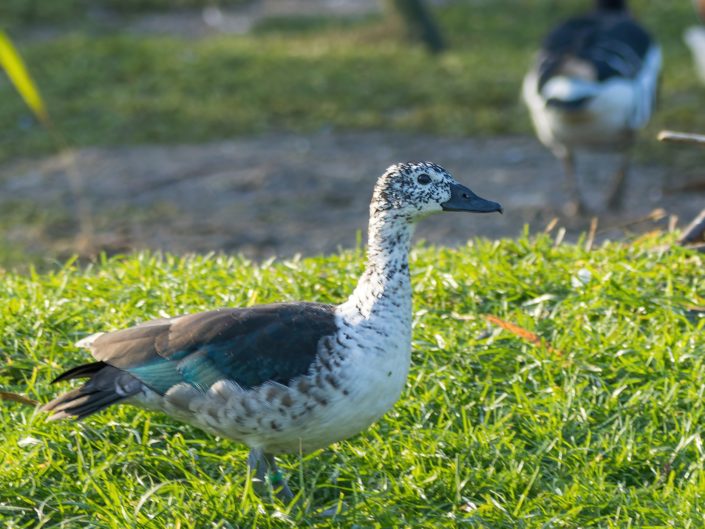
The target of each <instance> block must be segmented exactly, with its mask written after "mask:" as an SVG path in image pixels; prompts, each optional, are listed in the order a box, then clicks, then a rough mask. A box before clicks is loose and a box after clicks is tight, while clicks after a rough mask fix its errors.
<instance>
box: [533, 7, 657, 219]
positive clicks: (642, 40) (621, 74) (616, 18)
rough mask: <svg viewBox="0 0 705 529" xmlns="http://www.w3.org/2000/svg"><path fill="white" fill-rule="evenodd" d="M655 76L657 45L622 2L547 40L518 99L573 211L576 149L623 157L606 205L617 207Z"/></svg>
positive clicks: (578, 201)
mask: <svg viewBox="0 0 705 529" xmlns="http://www.w3.org/2000/svg"><path fill="white" fill-rule="evenodd" d="M660 70H661V49H660V47H659V46H658V45H657V44H656V43H655V42H654V40H653V39H652V38H651V36H650V35H649V33H648V32H647V31H646V30H645V29H644V28H643V27H642V26H641V25H639V24H638V23H637V22H636V20H634V19H633V18H632V16H631V15H630V13H629V11H628V10H627V7H626V2H625V0H596V2H595V9H594V10H593V11H591V12H589V13H587V14H585V15H582V16H579V17H576V18H572V19H570V20H567V21H565V22H563V23H562V24H560V25H558V26H557V27H556V28H554V29H553V31H551V32H550V33H549V35H548V36H547V37H546V39H545V40H544V42H543V45H542V48H541V51H540V52H539V54H538V56H537V58H536V61H535V63H534V65H533V67H532V68H531V69H530V71H529V72H528V74H527V75H526V76H525V78H524V84H523V90H522V94H523V98H524V101H525V102H526V104H527V106H528V108H529V111H530V114H531V118H532V121H533V124H534V128H535V129H536V134H537V136H538V138H539V140H540V141H541V142H542V143H543V144H544V145H546V146H547V147H549V148H550V149H551V150H552V151H553V152H554V154H555V155H556V156H557V157H558V158H559V159H560V160H561V161H562V162H563V165H564V170H565V173H566V177H567V185H568V187H569V190H570V193H571V199H572V200H573V205H574V207H575V208H577V209H584V204H583V201H582V197H581V194H580V192H579V189H578V184H577V181H576V179H575V175H574V152H575V151H576V150H578V149H585V150H596V151H609V152H619V153H621V154H622V161H621V165H620V167H619V169H618V171H617V173H616V175H615V177H614V180H613V183H612V188H611V190H609V191H608V193H607V204H608V206H610V207H618V206H619V205H620V204H621V201H622V197H623V191H624V185H625V178H626V173H627V169H628V162H629V158H628V151H629V148H630V146H631V144H632V142H633V140H634V137H635V134H636V132H637V131H638V130H639V129H641V128H643V127H644V126H646V124H647V123H648V121H649V118H650V117H651V114H652V112H653V109H654V106H655V103H656V96H657V91H658V83H659V75H660Z"/></svg>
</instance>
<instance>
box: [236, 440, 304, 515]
mask: <svg viewBox="0 0 705 529" xmlns="http://www.w3.org/2000/svg"><path fill="white" fill-rule="evenodd" d="M247 468H249V469H250V473H251V475H252V476H253V479H252V489H253V490H254V491H255V494H257V496H259V497H260V498H266V497H267V496H268V495H269V491H270V489H271V491H272V493H274V496H275V497H276V498H277V499H278V500H279V501H281V502H282V503H283V504H285V505H289V504H291V502H292V501H293V500H294V494H293V493H292V492H291V489H290V488H289V484H288V483H287V481H286V478H285V477H284V474H283V473H282V471H281V470H280V469H279V467H278V466H277V462H276V460H275V459H274V456H273V455H272V454H265V453H264V452H262V451H261V450H257V449H255V448H253V449H252V450H250V454H249V455H248V456H247Z"/></svg>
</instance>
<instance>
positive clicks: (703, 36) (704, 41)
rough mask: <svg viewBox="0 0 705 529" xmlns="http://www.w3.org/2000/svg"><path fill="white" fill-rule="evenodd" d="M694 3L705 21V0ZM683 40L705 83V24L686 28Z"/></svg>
mask: <svg viewBox="0 0 705 529" xmlns="http://www.w3.org/2000/svg"><path fill="white" fill-rule="evenodd" d="M693 5H694V7H695V10H696V12H697V13H698V15H699V16H700V20H702V21H703V22H705V0H694V1H693ZM683 40H684V41H685V43H686V44H687V45H688V47H689V48H690V52H691V53H692V54H693V63H694V64H695V71H696V72H697V74H698V76H699V77H700V80H701V81H702V82H703V83H705V26H703V25H702V24H701V25H699V26H692V27H690V28H688V29H686V30H685V33H684V34H683Z"/></svg>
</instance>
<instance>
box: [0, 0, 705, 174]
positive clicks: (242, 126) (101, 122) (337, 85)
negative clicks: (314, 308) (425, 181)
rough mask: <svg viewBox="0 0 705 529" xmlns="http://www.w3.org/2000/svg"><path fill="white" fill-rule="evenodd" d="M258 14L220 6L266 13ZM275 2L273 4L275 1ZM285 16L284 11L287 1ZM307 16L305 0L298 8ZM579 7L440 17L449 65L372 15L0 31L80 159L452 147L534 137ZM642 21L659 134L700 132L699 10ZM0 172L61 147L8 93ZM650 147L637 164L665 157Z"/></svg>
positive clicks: (453, 12) (386, 14) (149, 4)
mask: <svg viewBox="0 0 705 529" xmlns="http://www.w3.org/2000/svg"><path fill="white" fill-rule="evenodd" d="M257 3H258V0H251V1H250V2H247V1H246V0H230V1H226V2H221V3H219V4H218V5H219V6H220V7H221V8H222V9H223V10H225V12H226V13H233V16H237V12H238V11H237V10H238V9H240V10H242V11H243V12H246V11H247V10H248V9H249V10H250V11H252V10H253V9H256V5H255V6H254V7H253V4H257ZM270 3H271V2H270ZM282 3H286V0H282ZM300 3H301V4H305V0H302V1H301V2H300ZM586 4H588V2H586V1H584V0H561V1H557V0H484V1H483V0H465V1H461V0H459V1H448V2H440V3H438V5H435V4H434V7H433V13H434V15H435V17H436V19H437V22H438V24H439V26H440V28H441V29H442V32H443V34H444V36H445V38H446V40H447V44H448V50H447V52H446V53H443V54H441V55H432V54H429V53H427V52H426V51H425V50H424V49H423V47H422V46H420V45H418V44H414V43H412V44H410V43H409V41H408V39H407V38H406V37H405V34H404V29H403V27H402V26H401V25H400V24H399V23H398V21H397V20H396V19H395V17H394V16H393V14H390V11H391V10H390V9H389V6H383V8H382V9H381V10H374V11H373V12H371V13H370V14H369V15H365V16H356V17H345V16H332V15H330V14H329V15H316V14H315V13H314V14H307V15H300V16H276V15H274V16H270V17H263V18H260V19H258V20H256V21H255V22H254V24H253V27H252V28H251V30H250V31H248V32H247V33H245V34H236V35H233V34H226V33H223V32H219V31H215V30H214V31H212V32H207V33H205V34H198V35H188V34H179V29H180V28H178V27H177V28H176V29H175V30H174V31H173V32H170V31H168V28H167V29H166V30H163V31H161V30H160V31H152V32H150V31H148V30H136V29H135V27H139V25H136V22H135V21H136V20H137V21H138V20H139V19H140V17H145V16H147V15H150V14H154V13H159V12H161V13H164V10H171V11H172V12H183V11H184V10H187V9H195V10H198V9H201V8H203V7H204V6H207V5H211V3H210V2H207V1H206V0H176V1H173V2H172V1H167V0H90V1H89V0H62V1H60V2H59V1H56V0H3V2H0V21H2V22H3V24H4V25H5V27H6V28H7V30H8V31H9V33H10V35H11V36H12V38H13V39H14V40H15V42H16V44H17V46H18V47H19V49H20V51H21V52H22V53H23V55H24V57H25V59H26V61H27V63H28V65H29V68H30V70H31V72H32V73H33V75H34V77H35V79H36V81H37V83H38V84H39V86H40V88H41V90H42V92H43V95H44V97H45V99H46V101H47V104H48V107H49V109H50V112H51V114H52V116H53V119H54V121H55V122H56V125H57V127H58V128H59V130H60V131H61V132H62V133H63V134H64V135H65V136H66V138H67V140H68V142H69V143H70V144H71V145H73V146H83V145H109V144H134V143H146V142H161V143H164V142H201V141H208V140H213V139H220V138H224V137H230V136H233V135H244V134H253V133H262V132H266V131H271V130H286V131H311V130H316V129H318V128H321V127H333V128H336V129H337V128H340V129H376V130H379V129H386V130H404V131H412V132H424V133H433V134H443V135H497V134H517V133H521V134H528V133H530V125H529V121H528V119H527V115H526V112H525V111H524V109H523V107H522V106H521V104H520V102H519V95H518V94H519V87H520V83H521V78H522V75H523V74H524V72H525V70H526V68H527V65H528V64H529V62H530V59H531V56H532V54H533V53H534V52H535V50H536V48H537V46H538V43H539V42H540V39H541V37H542V36H543V35H544V34H545V32H546V31H547V30H548V28H549V27H550V26H551V25H552V24H554V23H555V22H556V21H558V20H560V19H561V18H563V17H566V16H568V15H570V14H573V13H575V12H578V11H580V10H583V9H584V8H585V6H586ZM632 4H633V10H634V11H635V12H636V13H637V14H638V16H639V18H640V19H641V20H642V21H643V22H644V23H645V24H646V25H647V26H648V27H649V28H650V29H651V30H652V31H653V33H654V34H655V35H656V36H657V37H658V39H659V40H660V41H661V43H662V44H663V47H664V51H665V71H664V77H663V90H662V103H661V107H660V109H659V112H658V113H657V116H656V119H655V120H654V123H653V125H652V129H653V130H657V129H659V128H661V127H666V126H667V127H670V128H677V129H684V130H705V113H703V112H700V111H697V110H698V109H702V108H704V107H705V89H704V88H703V86H702V85H700V84H699V83H698V81H697V79H696V78H695V75H694V73H693V68H692V64H691V59H690V56H689V53H688V50H687V49H686V47H685V45H684V44H683V42H682V32H683V30H684V28H685V27H687V26H689V25H692V24H694V23H695V21H696V20H695V15H694V12H693V10H692V6H691V5H690V2H689V1H688V0H673V1H668V2H665V1H663V0H639V1H634V2H632ZM0 122H2V123H3V124H4V126H3V127H2V128H1V129H0V160H2V161H5V160H8V159H10V158H13V157H17V156H36V155H38V154H42V153H47V152H50V151H51V150H52V149H53V148H54V146H53V145H52V142H51V141H50V138H49V137H48V136H47V134H46V133H45V131H44V130H42V128H41V126H39V125H38V124H37V123H35V122H34V120H33V119H32V116H31V115H30V113H29V112H28V110H27V109H26V108H25V107H24V106H23V104H22V102H21V101H20V100H19V98H18V97H16V95H15V94H14V93H13V88H12V87H11V86H10V85H9V84H8V83H7V82H2V83H0ZM667 152H668V151H667V150H665V149H657V150H656V152H654V150H653V149H652V148H649V152H646V153H644V152H642V153H641V155H642V156H649V155H651V156H663V155H667Z"/></svg>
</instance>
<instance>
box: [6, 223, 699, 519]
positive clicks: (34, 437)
mask: <svg viewBox="0 0 705 529" xmlns="http://www.w3.org/2000/svg"><path fill="white" fill-rule="evenodd" d="M663 242H664V241H663V240H659V241H655V242H654V243H653V244H651V243H646V244H647V246H644V245H642V244H636V245H633V246H627V245H617V244H611V245H608V246H605V247H602V248H599V249H597V250H594V251H591V252H587V251H585V250H584V249H582V248H581V247H580V246H572V245H561V246H558V247H554V244H553V241H552V240H551V239H550V238H548V237H540V238H538V239H537V240H532V239H527V238H522V239H519V240H517V241H501V242H496V243H495V242H489V241H478V242H476V243H475V244H473V245H469V246H467V247H464V248H461V249H459V250H457V251H456V250H448V249H436V248H420V249H417V250H415V251H414V253H413V256H412V276H413V277H412V281H413V284H414V290H415V292H414V311H415V317H414V321H415V326H414V337H413V340H414V353H413V366H412V370H411V375H410V379H409V383H408V386H407V390H406V391H405V393H404V395H403V397H402V400H401V401H400V402H399V403H398V404H397V405H396V406H395V408H394V409H393V410H392V411H391V412H390V413H388V414H387V415H386V416H385V417H384V418H383V419H382V420H381V421H379V422H378V423H377V424H376V425H375V426H373V427H372V428H371V429H370V430H369V431H366V432H364V433H362V434H361V435H359V436H357V437H355V438H353V439H351V440H349V441H346V442H342V443H338V444H336V445H334V446H333V447H331V448H330V449H327V450H323V451H320V452H318V453H315V454H313V455H311V456H306V457H304V458H303V459H300V458H298V457H287V458H283V463H284V467H285V468H286V470H287V472H288V473H289V475H290V479H291V481H292V487H293V488H294V489H295V490H296V491H302V494H303V497H304V498H305V500H306V501H307V502H308V503H309V505H310V507H311V512H310V513H308V514H305V513H302V512H299V513H292V514H291V515H290V516H289V517H286V516H282V515H277V514H276V513H277V511H278V510H282V509H283V508H282V507H281V506H279V507H277V506H276V505H271V504H268V503H267V502H264V503H262V502H261V501H260V500H258V499H257V498H255V497H253V496H252V495H251V494H250V492H249V490H248V489H247V485H246V484H247V481H246V477H245V458H246V453H247V452H246V449H245V448H244V447H242V446H239V445H237V444H235V443H231V442H228V441H224V440H218V439H215V438H213V437H212V436H210V435H208V434H205V433H203V432H201V431H199V430H196V429H194V428H190V427H187V426H184V425H181V424H179V423H177V422H176V421H173V420H171V419H169V418H167V417H166V416H164V415H160V414H155V413H148V412H143V411H139V410H137V409H135V408H131V407H113V408H110V409H109V410H107V411H106V412H104V413H102V414H100V415H98V416H95V417H92V418H89V419H88V420H86V421H85V422H84V423H78V424H77V423H72V422H61V423H45V422H44V419H43V417H42V416H40V415H38V414H35V413H33V411H32V410H31V409H29V408H26V407H22V406H20V405H18V404H14V403H2V414H1V415H0V416H1V417H2V419H0V432H1V433H0V436H1V437H2V439H3V443H1V444H0V520H2V526H3V528H8V529H11V528H18V527H38V526H41V527H52V528H53V527H65V528H72V527H100V528H108V527H110V528H121V529H122V528H125V527H150V528H151V527H154V528H166V527H182V528H186V527H189V528H191V527H193V528H204V527H260V528H262V527H314V526H316V527H354V526H357V527H402V526H403V527H457V526H468V527H492V528H510V527H511V528H514V527H525V528H540V527H541V528H543V527H605V528H608V527H610V528H611V527H613V528H618V527H619V528H622V527H656V526H658V527H678V528H687V527H693V528H695V527H701V526H702V523H703V520H704V517H705V508H704V507H703V501H702V499H703V497H704V495H705V473H704V464H705V454H704V453H703V449H702V430H703V425H704V424H705V422H704V421H705V416H704V414H705V404H704V403H705V399H704V398H703V385H702V380H703V377H704V376H705V361H704V358H705V357H704V356H703V351H705V347H704V345H705V339H704V338H703V336H704V334H703V331H704V330H705V318H701V317H699V316H700V314H699V313H698V312H696V311H694V310H692V309H693V308H694V307H693V306H698V305H700V306H702V305H704V304H705V300H704V299H703V293H704V292H705V283H704V280H703V274H702V269H703V265H705V263H704V262H703V256H702V255H699V254H694V253H690V252H688V251H686V250H682V249H678V248H675V249H673V250H672V251H669V252H666V253H663V252H659V251H656V250H655V247H656V245H657V244H662V243H663ZM362 264H363V262H362V255H361V254H360V253H359V252H349V253H343V254H340V255H333V256H330V257H327V258H315V259H305V260H302V261H297V260H294V261H286V262H279V263H278V262H275V263H265V264H262V265H254V264H252V263H250V262H247V261H245V260H242V259H239V258H234V257H216V256H205V257H187V258H176V257H171V256H165V257H159V256H150V255H148V254H143V255H135V256H128V257H124V258H116V259H113V260H109V261H102V262H99V263H96V264H95V265H93V266H91V267H89V268H87V269H79V268H76V267H74V266H72V265H67V266H65V267H62V268H56V269H55V270H54V271H51V272H47V273H42V274H29V275H21V274H14V273H4V274H3V276H2V281H0V302H1V303H2V306H3V310H2V311H0V328H2V329H3V333H2V338H0V340H1V341H0V362H2V365H3V366H4V367H3V370H2V371H0V387H1V388H2V389H4V390H9V391H15V392H22V393H25V394H27V395H29V396H30V397H33V398H36V399H38V400H41V401H46V400H48V399H49V398H51V396H52V395H55V394H56V392H57V391H60V390H61V389H64V388H65V387H64V388H57V387H51V386H49V384H48V382H49V380H51V378H52V377H53V376H55V375H56V374H58V373H59V372H60V371H61V369H62V368H65V367H67V366H71V365H74V364H75V363H78V362H81V361H85V360H86V359H87V358H88V356H87V353H85V352H82V351H79V350H77V349H76V348H75V347H74V346H73V345H72V344H73V342H74V341H76V340H77V339H79V338H81V337H83V336H85V335H86V334H87V333H90V332H93V331H96V330H100V329H115V328H119V327H123V326H126V325H131V324H134V323H137V322H140V321H143V320H145V319H148V318H153V317H158V316H160V315H164V314H169V315H174V314H179V313H182V312H189V311H196V310H203V309H208V308H214V307H220V306H241V305H248V304H252V303H263V302H268V301H275V300H291V299H308V300H319V301H325V302H339V301H341V300H342V299H344V297H345V296H346V295H347V294H348V293H349V292H350V290H351V288H352V287H353V285H354V283H355V280H356V278H357V276H358V274H359V273H360V271H361V269H362ZM580 270H583V272H581V274H580V275H578V271H580ZM483 314H493V315H496V316H499V317H500V318H502V319H504V320H507V321H511V322H513V323H515V324H517V325H520V326H522V327H524V328H526V329H528V330H531V331H533V332H536V333H538V334H539V335H540V336H541V337H542V338H544V339H545V340H547V341H549V342H550V344H551V345H552V346H553V348H554V350H549V349H547V348H537V347H535V346H533V345H530V344H528V343H526V342H524V341H522V340H521V339H520V338H517V337H515V336H513V335H511V334H509V333H508V332H506V331H502V330H500V329H498V328H495V327H491V326H488V324H487V322H486V321H485V319H484V317H483ZM340 497H342V499H343V501H344V503H345V505H346V510H345V511H344V512H343V513H342V514H341V515H340V516H339V517H338V518H336V519H334V520H325V519H321V518H317V517H315V516H314V515H313V514H312V513H313V512H315V511H317V510H319V509H322V508H326V507H329V506H331V505H333V504H334V503H335V502H336V501H338V499H339V498H340Z"/></svg>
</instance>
